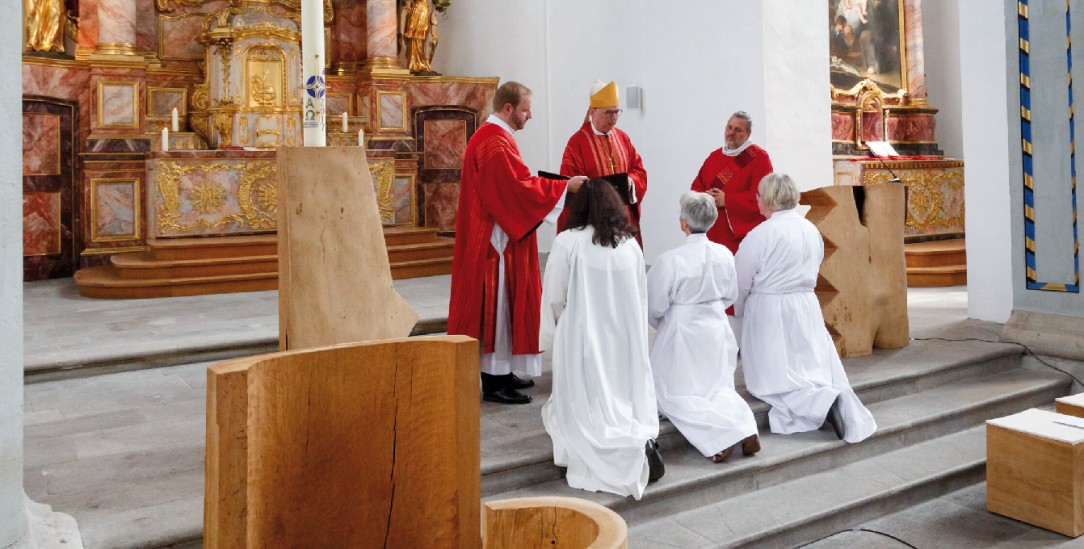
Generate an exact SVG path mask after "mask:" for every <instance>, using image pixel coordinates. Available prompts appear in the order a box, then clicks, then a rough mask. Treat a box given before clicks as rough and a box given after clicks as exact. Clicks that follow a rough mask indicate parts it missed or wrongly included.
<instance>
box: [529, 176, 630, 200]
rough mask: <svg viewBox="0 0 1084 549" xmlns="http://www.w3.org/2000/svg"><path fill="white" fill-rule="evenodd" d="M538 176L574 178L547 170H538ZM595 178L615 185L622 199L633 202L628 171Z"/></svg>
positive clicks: (563, 178)
mask: <svg viewBox="0 0 1084 549" xmlns="http://www.w3.org/2000/svg"><path fill="white" fill-rule="evenodd" d="M538 177H544V178H546V179H562V180H565V179H572V178H571V177H569V176H567V175H560V174H555V173H553V172H547V171H543V170H538ZM593 179H602V180H603V181H606V182H608V183H609V184H611V185H613V186H614V190H616V191H617V194H619V195H621V201H622V202H624V203H625V204H626V205H630V204H632V197H631V196H630V195H629V174H627V173H615V174H613V175H604V176H602V177H595V178H593Z"/></svg>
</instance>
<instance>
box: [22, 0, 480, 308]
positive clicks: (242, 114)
mask: <svg viewBox="0 0 1084 549" xmlns="http://www.w3.org/2000/svg"><path fill="white" fill-rule="evenodd" d="M403 4H404V5H403V6H402V9H399V8H400V6H399V5H398V3H397V2H396V1H394V0H367V1H365V2H358V3H356V4H352V5H338V4H334V3H332V2H331V1H330V0H325V2H324V31H325V36H324V37H325V52H324V54H325V55H323V56H321V59H323V60H324V63H325V86H324V88H323V89H322V90H321V92H322V93H325V94H326V97H325V98H326V128H327V130H326V136H327V143H328V145H329V146H345V147H359V149H358V150H359V152H360V151H361V150H362V149H361V147H364V152H365V155H366V156H367V157H368V160H369V166H370V170H371V172H372V174H373V184H374V190H375V191H376V196H377V200H378V207H379V211H380V215H381V220H382V222H383V225H384V230H385V235H386V239H387V241H388V246H389V256H390V258H391V259H392V269H393V275H395V276H396V277H403V276H421V275H431V274H440V273H447V272H450V269H451V249H452V239H451V238H449V236H450V233H451V232H453V231H454V228H455V211H456V204H457V202H458V182H459V176H460V175H459V174H460V168H461V163H462V157H463V151H464V150H465V148H466V144H467V141H468V140H469V139H470V136H471V135H472V134H473V133H474V131H475V129H476V128H477V127H478V125H479V124H480V123H481V122H482V121H484V119H485V117H486V116H487V115H488V114H489V109H490V102H491V101H492V98H493V94H494V93H495V92H496V87H497V84H498V79H497V78H495V77H493V78H488V77H485V78H476V77H457V76H444V75H441V74H439V73H437V72H435V71H434V70H433V68H432V66H431V64H430V63H429V62H430V61H431V59H432V55H433V52H434V51H435V49H436V47H437V37H436V16H437V14H439V13H441V12H443V11H445V10H447V9H448V8H449V5H450V2H448V1H447V0H413V1H410V2H405V3H403ZM415 4H425V5H424V6H417V7H415ZM415 8H416V9H415ZM415 11H417V12H418V13H420V12H422V11H424V12H425V13H428V14H431V15H432V17H426V18H425V20H424V21H422V20H420V19H418V18H412V17H411V13H413V12H415ZM115 13H116V14H122V15H124V14H126V15H125V16H124V17H112V16H111V15H110V16H108V17H107V15H108V14H115ZM99 14H102V16H101V17H99ZM68 15H69V16H70V17H71V18H72V19H71V21H75V18H76V17H78V21H77V23H72V25H70V26H69V28H68V29H67V30H68V32H67V34H66V35H65V36H63V37H61V38H60V39H59V40H58V42H59V43H60V44H61V45H60V47H61V49H62V51H64V52H66V53H65V54H64V55H59V54H57V53H55V50H56V47H57V46H56V44H53V45H51V46H50V48H51V49H52V50H53V52H42V53H38V52H34V51H28V52H26V53H25V54H24V59H23V94H24V101H23V112H24V117H23V119H24V134H25V133H26V132H28V131H29V132H30V134H31V136H32V137H33V138H34V139H35V141H36V142H37V143H38V144H39V146H35V147H34V150H32V151H30V152H29V153H28V154H26V155H24V175H26V177H24V191H25V192H24V196H28V197H29V200H24V205H25V206H24V211H25V215H26V216H29V217H28V218H27V219H28V221H27V222H26V223H25V225H26V226H27V227H28V232H27V237H26V238H25V239H24V240H26V242H27V243H28V249H30V250H31V251H32V252H34V253H32V254H30V255H28V256H27V257H26V259H25V261H24V263H25V267H24V273H25V276H26V279H27V280H35V279H40V278H54V277H59V276H70V275H72V274H73V273H74V274H75V277H76V282H77V284H78V285H79V287H80V291H81V292H82V293H84V294H85V295H98V296H108V297H148V296H155V295H160V296H166V295H182V294H190V293H200V292H201V291H202V290H201V289H200V287H201V286H203V287H204V288H203V289H205V290H207V291H222V288H232V289H229V290H225V291H238V290H246V289H247V290H255V289H271V288H274V287H275V284H276V266H275V264H274V262H273V261H271V256H273V255H274V254H275V247H274V243H273V240H274V235H275V232H276V208H277V206H278V202H277V196H276V185H277V182H276V181H277V180H276V173H275V156H276V155H275V149H276V148H277V147H279V146H300V145H301V144H302V120H301V117H302V96H303V94H304V93H305V88H304V84H303V82H301V55H300V49H301V43H300V23H301V22H300V0H230V1H229V2H222V1H220V0H185V1H171V0H159V1H156V2H139V1H137V0H83V1H81V2H79V4H78V6H77V7H76V8H75V10H74V11H69V13H68ZM400 44H402V47H400ZM412 56H413V58H412ZM54 154H55V159H54V156H53V155H54ZM26 193H29V194H26ZM182 250H183V251H182ZM226 250H229V251H226ZM223 255H232V257H229V258H228V259H230V261H224V260H225V259H227V258H225V257H221V256H223ZM185 262H187V263H185ZM195 278H203V279H206V280H203V281H202V282H201V281H198V280H195ZM246 279H247V280H249V282H247V283H242V280H246ZM125 288H127V290H125Z"/></svg>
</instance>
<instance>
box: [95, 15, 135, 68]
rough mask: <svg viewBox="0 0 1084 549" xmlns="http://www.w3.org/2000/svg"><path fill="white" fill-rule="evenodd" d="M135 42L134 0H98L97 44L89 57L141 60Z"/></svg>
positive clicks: (112, 59) (130, 60)
mask: <svg viewBox="0 0 1084 549" xmlns="http://www.w3.org/2000/svg"><path fill="white" fill-rule="evenodd" d="M135 44H136V0H99V3H98V45H97V46H96V47H95V49H94V55H93V56H92V57H91V58H92V59H102V58H108V59H109V60H110V61H129V62H142V61H143V58H142V56H141V55H138V54H137V53H136V47H135Z"/></svg>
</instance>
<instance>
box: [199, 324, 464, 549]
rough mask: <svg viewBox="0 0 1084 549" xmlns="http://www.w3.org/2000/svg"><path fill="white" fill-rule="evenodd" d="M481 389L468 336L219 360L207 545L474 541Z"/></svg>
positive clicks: (211, 410) (210, 385) (211, 420)
mask: <svg viewBox="0 0 1084 549" xmlns="http://www.w3.org/2000/svg"><path fill="white" fill-rule="evenodd" d="M478 393H479V387H478V343H477V341H475V340H474V339H471V338H468V337H463V336H445V337H433V338H411V339H400V340H387V341H381V342H373V343H358V344H346V345H339V346H334V347H325V348H320V349H307V350H302V351H287V352H280V353H272V354H267V355H262V356H255V357H251V358H244V359H238V360H233V361H229V362H223V363H219V364H216V365H214V366H212V367H211V368H210V369H208V372H207V460H206V473H207V479H206V482H207V486H206V494H205V497H204V503H205V508H204V538H203V539H204V544H205V547H208V548H223V549H225V548H229V549H241V548H246V547H249V548H256V547H448V548H453V547H461V548H467V547H470V548H477V547H478V545H479V542H480V540H481V536H480V531H479V528H480V520H481V517H480V515H479V498H480V482H481V480H480V479H481V472H480V457H479V440H478V434H479V429H478V410H479V394H478Z"/></svg>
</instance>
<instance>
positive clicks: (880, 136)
mask: <svg viewBox="0 0 1084 549" xmlns="http://www.w3.org/2000/svg"><path fill="white" fill-rule="evenodd" d="M881 120H882V117H881V115H880V114H877V113H868V112H866V113H862V141H884V127H883V126H882V124H881Z"/></svg>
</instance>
